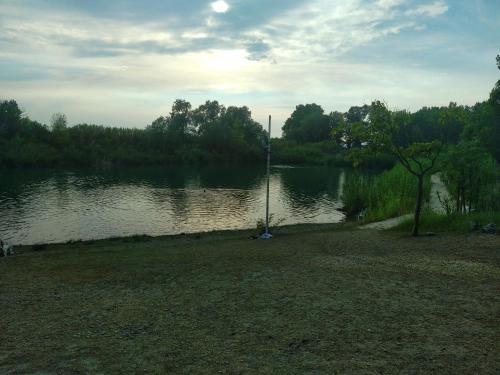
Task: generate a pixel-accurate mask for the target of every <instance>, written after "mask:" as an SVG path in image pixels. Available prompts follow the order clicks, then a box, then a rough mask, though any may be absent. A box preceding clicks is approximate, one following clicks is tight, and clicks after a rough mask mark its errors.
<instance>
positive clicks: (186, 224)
mask: <svg viewBox="0 0 500 375" xmlns="http://www.w3.org/2000/svg"><path fill="white" fill-rule="evenodd" d="M346 173H348V172H346V171H344V170H342V169H336V168H326V167H311V168H310V167H304V168H301V167H297V168H291V167H273V168H272V170H271V183H270V191H271V193H270V195H271V200H270V211H271V213H272V214H273V215H274V218H277V219H284V221H283V223H282V224H283V225H284V224H296V223H334V222H339V221H341V220H342V219H343V218H344V215H343V214H342V212H340V211H339V209H340V208H341V206H342V205H341V201H340V196H341V188H342V181H343V180H344V179H345V175H346ZM265 191H266V175H265V168H259V167H252V166H239V167H199V168H196V167H168V168H160V167H154V168H117V169H110V170H101V171H99V170H78V171H48V170H29V171H26V170H23V171H5V170H3V171H2V170H0V238H2V239H4V240H7V241H9V242H10V243H13V244H35V243H50V242H64V241H69V240H77V239H83V240H88V239H99V238H107V237H114V236H130V235H136V234H148V235H163V234H178V233H189V232H200V231H209V230H216V229H217V230H218V229H239V228H254V227H255V225H256V221H257V220H258V219H259V218H263V217H264V214H265V211H264V210H265Z"/></svg>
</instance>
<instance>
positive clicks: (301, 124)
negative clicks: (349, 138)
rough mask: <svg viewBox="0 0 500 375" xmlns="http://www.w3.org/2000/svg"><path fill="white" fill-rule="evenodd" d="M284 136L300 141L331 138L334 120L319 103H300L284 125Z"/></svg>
mask: <svg viewBox="0 0 500 375" xmlns="http://www.w3.org/2000/svg"><path fill="white" fill-rule="evenodd" d="M282 130H283V138H285V139H286V140H289V141H295V142H298V143H307V142H320V141H324V140H327V139H329V138H330V134H331V131H332V121H331V118H330V116H327V115H325V114H324V111H323V108H321V106H319V105H317V104H314V103H313V104H306V105H303V104H301V105H298V106H297V107H296V108H295V111H293V113H292V114H291V116H290V117H289V118H288V119H287V120H286V122H285V125H283V128H282Z"/></svg>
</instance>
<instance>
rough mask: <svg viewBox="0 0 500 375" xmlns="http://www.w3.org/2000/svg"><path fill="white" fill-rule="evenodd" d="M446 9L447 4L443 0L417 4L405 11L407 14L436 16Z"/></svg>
mask: <svg viewBox="0 0 500 375" xmlns="http://www.w3.org/2000/svg"><path fill="white" fill-rule="evenodd" d="M447 11H448V5H447V4H446V3H445V2H444V1H441V0H440V1H435V2H433V3H430V4H424V5H419V6H417V7H415V8H414V9H410V10H408V11H406V12H405V14H406V15H407V16H428V17H437V16H440V15H442V14H444V13H446V12H447Z"/></svg>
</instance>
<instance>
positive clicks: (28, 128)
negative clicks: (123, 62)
mask: <svg viewBox="0 0 500 375" xmlns="http://www.w3.org/2000/svg"><path fill="white" fill-rule="evenodd" d="M21 115H22V112H21V110H20V109H19V107H18V106H17V103H16V102H15V101H3V102H0V166H56V165H72V166H75V165H76V166H92V165H112V164H126V165H139V164H155V163H158V164H170V163H191V164H192V163H200V162H218V163H221V162H225V163H232V162H242V161H244V162H250V161H261V160H263V159H264V156H265V152H264V145H265V139H266V138H267V135H266V132H265V131H264V130H263V129H262V126H261V125H260V124H258V123H257V122H255V121H254V120H253V119H252V117H251V112H250V110H249V109H248V108H247V107H229V108H227V109H226V108H225V107H224V106H221V105H219V104H218V103H217V102H207V103H205V104H204V105H202V106H200V107H199V108H197V109H195V110H192V109H191V104H190V103H189V102H187V101H185V100H176V101H175V102H174V104H173V106H172V110H171V112H170V113H169V114H168V115H166V116H161V117H159V118H157V119H156V120H154V121H153V122H152V123H151V125H149V126H147V127H146V129H126V128H111V127H104V126H98V125H88V124H79V125H76V126H73V127H67V120H66V116H65V115H64V114H60V113H57V114H55V115H53V117H52V121H51V127H50V131H49V128H48V127H47V126H44V125H41V124H39V123H36V122H34V121H31V120H30V119H29V118H27V117H25V118H23V117H21Z"/></svg>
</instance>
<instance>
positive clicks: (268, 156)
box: [261, 115, 272, 239]
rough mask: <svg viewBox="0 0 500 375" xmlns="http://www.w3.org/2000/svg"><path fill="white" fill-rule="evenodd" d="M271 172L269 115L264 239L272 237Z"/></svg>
mask: <svg viewBox="0 0 500 375" xmlns="http://www.w3.org/2000/svg"><path fill="white" fill-rule="evenodd" d="M270 170H271V115H269V125H268V130H267V190H266V232H265V233H264V234H263V235H262V236H261V238H263V239H269V238H271V237H272V235H271V233H269V174H270Z"/></svg>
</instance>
